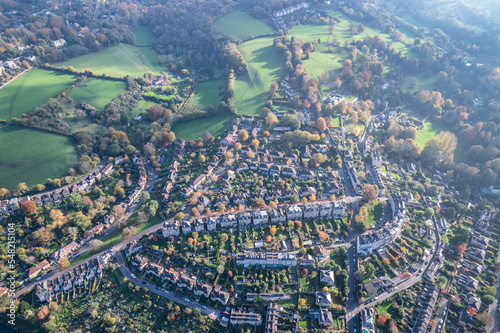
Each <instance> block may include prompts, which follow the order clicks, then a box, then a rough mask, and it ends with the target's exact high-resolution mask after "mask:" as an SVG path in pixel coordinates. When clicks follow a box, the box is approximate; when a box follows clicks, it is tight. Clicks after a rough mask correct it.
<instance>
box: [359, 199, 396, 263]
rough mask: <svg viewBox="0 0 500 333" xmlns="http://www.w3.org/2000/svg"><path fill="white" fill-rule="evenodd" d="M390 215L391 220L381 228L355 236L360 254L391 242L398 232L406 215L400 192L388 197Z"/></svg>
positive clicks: (368, 252)
mask: <svg viewBox="0 0 500 333" xmlns="http://www.w3.org/2000/svg"><path fill="white" fill-rule="evenodd" d="M389 203H390V205H391V210H392V215H391V220H390V221H389V222H387V223H386V224H385V225H384V226H383V227H382V228H380V229H374V230H371V231H369V232H368V233H365V234H362V235H360V236H359V237H358V238H357V251H358V253H360V254H372V253H373V252H374V250H377V249H380V248H384V247H385V246H387V245H389V244H390V243H392V242H393V241H394V240H395V239H396V238H397V237H398V235H399V234H400V232H401V228H402V226H403V223H404V219H405V215H406V206H405V202H404V199H403V197H402V196H401V195H400V194H397V193H393V194H391V196H390V197H389Z"/></svg>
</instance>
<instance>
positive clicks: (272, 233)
mask: <svg viewBox="0 0 500 333" xmlns="http://www.w3.org/2000/svg"><path fill="white" fill-rule="evenodd" d="M269 231H270V233H271V235H273V236H274V235H276V233H277V232H278V229H276V227H271V229H270V230H269Z"/></svg>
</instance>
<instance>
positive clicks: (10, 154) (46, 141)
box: [0, 126, 77, 189]
mask: <svg viewBox="0 0 500 333" xmlns="http://www.w3.org/2000/svg"><path fill="white" fill-rule="evenodd" d="M13 143H15V144H13ZM0 152H2V153H1V154H0V187H5V188H8V189H13V188H14V187H15V186H16V185H17V184H18V183H19V182H25V183H27V184H28V185H36V184H39V183H45V181H46V180H47V178H56V177H60V176H62V175H65V174H67V173H68V169H69V168H72V167H75V165H76V163H77V155H76V152H75V148H74V146H73V144H72V143H71V141H70V139H69V138H67V137H64V136H61V135H56V134H51V133H46V132H42V131H38V130H34V129H23V128H20V127H15V126H7V127H3V128H0Z"/></svg>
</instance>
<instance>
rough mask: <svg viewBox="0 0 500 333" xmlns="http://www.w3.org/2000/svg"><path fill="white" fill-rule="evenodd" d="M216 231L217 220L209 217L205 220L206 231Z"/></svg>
mask: <svg viewBox="0 0 500 333" xmlns="http://www.w3.org/2000/svg"><path fill="white" fill-rule="evenodd" d="M215 230H217V218H215V217H213V216H210V217H208V218H207V231H209V232H210V231H215Z"/></svg>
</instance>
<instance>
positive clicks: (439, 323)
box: [431, 299, 450, 333]
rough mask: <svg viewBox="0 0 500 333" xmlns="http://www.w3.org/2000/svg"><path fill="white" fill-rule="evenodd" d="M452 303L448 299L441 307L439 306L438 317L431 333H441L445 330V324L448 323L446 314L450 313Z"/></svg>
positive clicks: (443, 301)
mask: <svg viewBox="0 0 500 333" xmlns="http://www.w3.org/2000/svg"><path fill="white" fill-rule="evenodd" d="M449 305H450V301H449V300H447V299H443V300H441V305H440V306H439V310H438V315H437V317H436V320H435V323H434V325H433V326H432V328H431V333H439V332H441V330H442V329H444V324H445V322H446V320H445V318H446V314H447V313H448V306H449Z"/></svg>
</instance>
